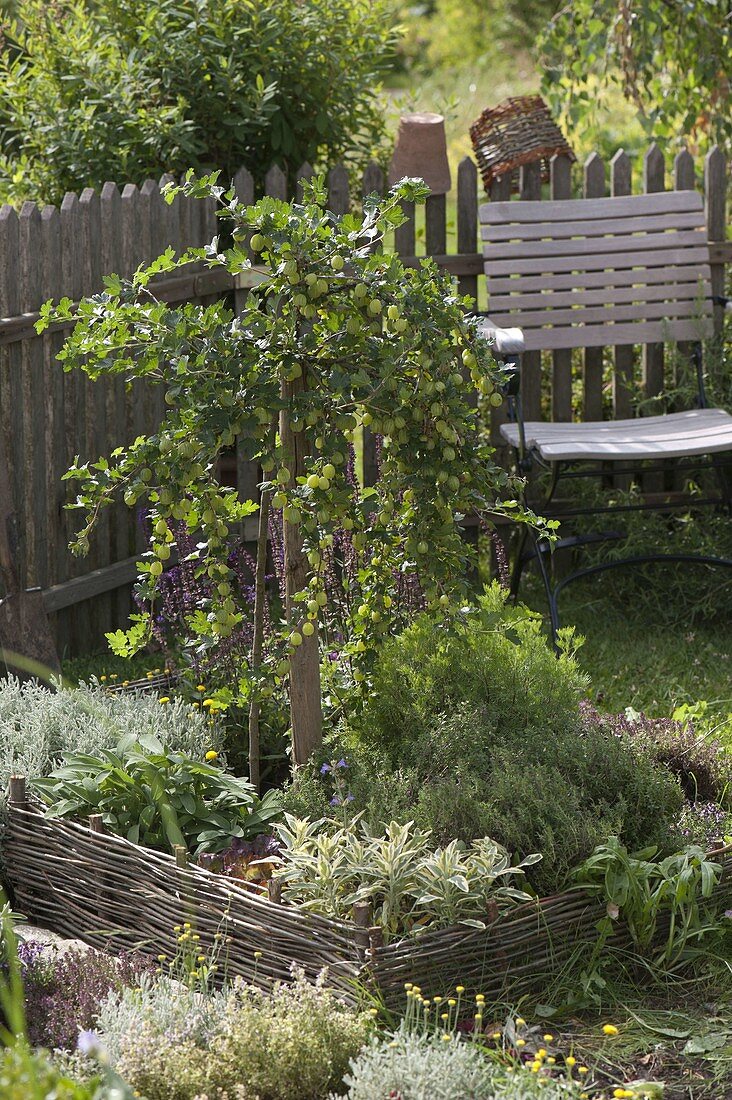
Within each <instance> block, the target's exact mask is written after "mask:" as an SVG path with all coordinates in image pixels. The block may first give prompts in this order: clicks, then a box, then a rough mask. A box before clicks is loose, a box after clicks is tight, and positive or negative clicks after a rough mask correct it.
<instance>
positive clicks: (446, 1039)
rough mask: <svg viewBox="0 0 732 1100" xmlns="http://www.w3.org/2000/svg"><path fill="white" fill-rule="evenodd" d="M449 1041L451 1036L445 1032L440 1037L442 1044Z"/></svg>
mask: <svg viewBox="0 0 732 1100" xmlns="http://www.w3.org/2000/svg"><path fill="white" fill-rule="evenodd" d="M451 1039H452V1035H448V1034H447V1032H445V1034H444V1035H443V1036H442V1041H443V1043H449V1042H450V1040H451Z"/></svg>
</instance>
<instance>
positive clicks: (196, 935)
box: [191, 933, 201, 943]
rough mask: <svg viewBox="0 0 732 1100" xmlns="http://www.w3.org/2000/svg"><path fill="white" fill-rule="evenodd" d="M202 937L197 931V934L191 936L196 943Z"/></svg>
mask: <svg viewBox="0 0 732 1100" xmlns="http://www.w3.org/2000/svg"><path fill="white" fill-rule="evenodd" d="M200 938H201V937H200V936H199V935H198V934H197V933H196V934H195V935H193V936H191V939H192V940H193V941H194V942H195V943H198V941H199V940H200Z"/></svg>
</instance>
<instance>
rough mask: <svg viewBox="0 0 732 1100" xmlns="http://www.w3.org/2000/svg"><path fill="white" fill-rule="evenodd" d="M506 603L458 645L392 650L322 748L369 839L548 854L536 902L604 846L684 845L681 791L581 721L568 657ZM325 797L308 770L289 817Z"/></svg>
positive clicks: (429, 638) (431, 630) (483, 616)
mask: <svg viewBox="0 0 732 1100" xmlns="http://www.w3.org/2000/svg"><path fill="white" fill-rule="evenodd" d="M504 599H505V597H504V596H502V595H501V593H500V592H499V591H498V590H497V589H492V590H489V592H488V593H487V594H486V596H485V597H484V598H483V599H482V600H481V603H480V606H479V608H477V609H474V610H472V611H471V612H470V613H469V614H467V615H466V616H465V619H464V622H463V629H462V631H461V632H460V633H458V634H457V635H454V634H448V633H447V632H446V631H443V630H441V629H440V627H439V626H438V625H435V624H434V623H430V622H428V621H427V620H421V621H418V622H417V623H415V624H414V625H413V626H412V627H410V628H409V629H408V630H406V631H405V632H404V633H403V634H402V635H400V636H399V637H398V638H396V639H394V640H392V641H390V642H389V643H388V644H387V645H386V646H385V648H384V651H383V654H382V656H381V657H380V658H379V660H378V661H377V665H376V669H375V673H374V690H373V692H372V694H371V695H370V697H369V699H368V700H367V702H366V705H365V707H364V709H363V711H362V712H361V713H360V714H353V713H352V714H351V715H350V717H349V721H348V725H347V726H346V727H344V729H342V730H341V731H339V732H338V733H337V735H335V736H334V737H333V738H332V739H331V741H330V743H329V744H328V745H327V751H328V752H329V754H330V756H331V757H332V758H333V759H338V757H340V756H342V757H344V758H345V760H346V761H347V763H348V764H349V768H350V774H349V791H350V793H351V794H352V795H353V802H352V803H350V807H351V808H352V810H353V811H361V810H363V811H365V814H366V818H367V819H368V820H369V822H370V824H371V826H372V827H374V828H375V827H376V826H377V825H378V824H380V823H384V822H388V821H392V820H402V821H405V820H408V819H411V820H413V821H414V822H415V825H417V826H418V827H419V828H422V829H431V830H432V831H433V836H434V839H435V841H436V842H438V843H440V844H446V843H448V842H449V841H450V840H452V839H454V838H455V837H457V838H459V839H461V840H464V841H471V840H473V839H474V838H475V837H478V836H491V837H493V838H495V840H496V841H497V842H498V843H500V844H502V845H504V846H505V847H506V848H507V849H508V850H509V852H511V853H512V854H513V855H514V856H518V857H523V856H526V855H528V854H529V853H530V852H541V853H542V855H543V859H542V861H541V863H539V864H537V865H536V866H534V867H530V868H528V869H527V879H528V881H529V882H530V883H531V884H532V885H533V886H534V888H535V889H536V890H537V891H538V892H540V893H551V892H553V891H554V890H556V889H558V888H561V887H562V886H563V885H564V883H565V881H566V879H567V877H568V874H569V872H570V871H571V869H572V867H573V866H574V865H575V864H576V863H577V862H579V860H581V859H582V858H584V857H585V856H587V855H589V853H590V852H591V851H592V849H593V848H594V847H595V846H596V845H597V844H600V843H602V842H603V841H604V840H605V839H607V837H608V836H610V835H613V834H619V835H621V836H622V838H623V840H624V843H626V844H627V845H628V847H630V848H637V847H642V846H644V845H646V844H649V843H653V844H657V845H658V846H659V847H661V848H672V847H676V846H677V844H678V841H679V840H680V837H678V836H677V833H676V831H675V827H674V822H675V820H676V818H677V817H678V814H679V812H680V810H681V806H682V804H683V795H682V792H681V788H680V786H679V783H678V781H677V780H676V779H675V777H674V776H673V775H671V774H670V772H669V771H668V770H667V769H666V768H665V767H663V766H662V765H660V764H658V763H656V762H655V761H654V760H653V759H651V758H650V757H649V755H648V753H647V752H646V751H645V749H644V747H643V746H642V745H639V744H635V743H634V742H633V741H632V739H625V738H621V737H618V736H616V735H615V734H614V732H613V731H612V730H611V729H610V728H609V727H608V726H606V725H605V724H604V723H602V722H598V723H592V722H589V723H584V722H583V720H582V712H581V710H580V705H579V695H580V692H581V690H582V687H583V686H584V681H583V678H582V676H581V675H580V673H579V671H578V668H577V666H576V663H575V661H574V660H573V658H572V656H571V654H570V653H569V652H566V653H564V654H562V655H561V656H560V657H559V658H556V657H555V656H554V655H553V653H552V652H551V651H550V650H549V648H548V646H547V645H546V642H545V640H544V638H543V637H542V635H541V634H540V621H539V620H538V618H537V617H535V616H533V615H532V614H531V613H530V612H527V611H525V610H521V609H513V608H509V607H504V605H503V600H504ZM336 754H337V755H336ZM318 762H319V760H318ZM326 779H327V780H328V779H329V775H328V776H327V777H326ZM330 791H331V788H330V786H329V784H328V783H327V782H324V781H323V779H322V778H321V777H319V776H318V774H317V771H314V770H312V769H311V770H307V769H304V770H303V771H302V772H301V773H300V775H298V776H297V777H296V779H295V781H294V785H293V787H292V788H291V789H290V790H289V791H288V793H287V796H286V805H287V808H288V809H289V810H290V811H292V812H302V810H304V809H307V811H308V812H309V813H315V812H316V811H317V810H318V807H320V814H321V815H322V814H324V813H327V812H328V810H327V804H328V802H329V800H330Z"/></svg>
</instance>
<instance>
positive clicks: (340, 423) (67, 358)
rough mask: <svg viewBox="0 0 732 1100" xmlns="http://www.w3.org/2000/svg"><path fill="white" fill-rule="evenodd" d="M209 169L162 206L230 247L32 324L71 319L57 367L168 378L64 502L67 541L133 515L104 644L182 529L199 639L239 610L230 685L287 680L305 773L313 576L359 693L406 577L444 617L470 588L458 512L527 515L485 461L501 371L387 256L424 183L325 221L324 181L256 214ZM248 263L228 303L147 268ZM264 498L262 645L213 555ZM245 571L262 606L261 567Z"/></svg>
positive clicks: (152, 580) (469, 332) (459, 305)
mask: <svg viewBox="0 0 732 1100" xmlns="http://www.w3.org/2000/svg"><path fill="white" fill-rule="evenodd" d="M216 180H217V177H216V175H215V174H214V175H211V176H208V177H205V178H202V179H198V180H195V179H193V178H192V177H191V176H190V175H189V178H188V180H187V181H186V183H185V184H184V185H183V186H182V187H179V188H176V187H171V188H170V189H169V191H168V197H169V198H170V199H171V201H172V198H173V197H174V196H175V194H176V193H177V192H178V191H180V190H182V191H183V192H184V193H185V194H187V195H191V196H195V197H199V198H206V197H211V196H213V197H214V198H215V199H216V200H217V202H218V204H219V206H220V209H219V216H220V217H221V218H222V219H225V220H226V222H228V228H229V234H228V236H229V238H230V239H231V240H232V242H233V243H232V245H231V247H226V248H225V247H223V246H222V245H221V244H220V241H219V239H217V238H215V239H214V240H213V241H212V242H211V244H210V245H209V246H207V247H206V248H205V249H195V250H191V251H189V252H187V253H186V254H184V255H182V256H180V257H176V256H175V255H174V253H173V250H172V249H168V250H167V251H166V252H165V253H164V254H163V255H162V256H161V257H159V258H158V259H157V260H156V261H155V262H154V263H153V264H152V265H150V266H148V267H147V268H142V269H140V270H138V271H137V272H136V273H135V275H134V276H133V278H132V279H131V280H129V281H123V280H121V279H120V278H118V277H117V276H108V277H107V278H106V279H105V290H104V291H103V292H102V293H101V294H97V295H94V296H93V297H90V298H87V299H85V300H83V301H82V302H81V303H80V304H79V305H78V308H77V309H76V311H74V308H73V303H71V302H70V301H69V300H68V299H64V300H62V301H61V302H60V303H59V304H58V305H57V306H55V307H53V306H52V305H51V304H50V303H49V304H47V305H46V306H44V308H43V310H42V315H41V319H40V321H39V323H38V328H39V331H42V330H43V329H44V328H45V327H47V326H48V325H49V324H51V323H52V322H54V321H69V320H72V319H75V320H76V322H77V323H76V325H75V327H74V329H73V332H72V335H71V336H70V338H69V340H68V341H67V343H66V345H65V347H64V349H63V351H62V352H61V355H60V358H61V360H62V361H63V363H64V366H65V368H66V369H67V370H68V369H72V368H74V367H79V368H81V369H83V370H84V371H85V372H86V373H87V374H88V375H89V376H90V377H91V378H92V379H96V378H99V377H100V376H103V375H122V376H123V377H124V378H125V379H126V380H128V381H131V380H132V379H134V378H143V379H146V380H147V381H148V382H149V383H150V384H152V385H160V386H163V387H164V388H165V401H166V403H167V412H166V415H165V418H164V420H163V422H162V423H161V425H160V428H159V430H158V431H157V432H156V433H155V434H153V435H150V436H139V437H138V438H137V439H135V440H134V441H133V442H132V443H131V444H130V445H129V446H123V447H119V448H117V449H116V450H115V451H114V452H113V453H112V455H111V456H110V457H109V458H101V459H100V460H99V461H97V462H92V463H90V462H82V461H81V460H79V459H78V458H77V460H76V462H75V463H74V466H73V467H72V469H71V470H70V471H69V474H68V475H67V476H69V477H72V478H74V479H76V480H77V481H78V482H79V483H80V490H79V493H78V497H77V501H76V506H77V507H79V508H80V509H82V510H83V511H84V512H85V515H86V520H85V523H84V525H83V526H82V528H81V530H80V531H79V534H78V536H77V539H76V542H75V548H76V549H77V551H79V552H85V551H86V549H87V548H88V545H89V538H90V536H91V533H92V530H93V528H94V525H95V523H96V521H97V519H98V517H99V514H100V512H101V511H102V510H103V509H104V508H106V507H108V506H109V505H110V504H112V503H113V501H114V500H115V498H116V497H117V496H118V495H119V494H122V495H123V497H124V500H125V502H126V503H127V504H128V505H129V506H131V507H132V506H135V505H140V504H144V505H145V506H146V508H147V509H148V515H149V520H150V530H151V535H150V548H149V551H148V552H147V553H146V554H145V555H144V556H143V559H142V560H141V562H140V576H139V583H140V593H141V596H142V597H143V598H144V600H145V608H146V610H145V611H144V612H143V613H142V614H139V615H136V616H133V620H134V621H133V623H132V626H131V627H130V629H129V630H128V631H126V632H125V633H124V634H122V635H119V634H118V635H117V636H116V637H115V638H114V639H113V641H114V645H115V646H116V647H117V649H118V651H119V652H124V653H132V652H134V651H136V650H137V649H139V648H140V647H142V646H144V645H145V643H146V642H147V640H148V639H149V638H150V635H151V628H152V623H153V621H154V615H155V608H156V599H158V602H159V588H160V577H161V574H162V573H163V570H164V567H165V565H166V563H167V562H168V561H169V559H170V557H171V550H172V549H174V548H175V535H174V531H175V530H176V529H178V528H181V525H183V527H184V528H185V530H186V531H187V532H189V533H195V534H196V539H197V541H196V544H195V549H194V550H193V551H192V552H191V553H189V554H188V555H187V557H186V561H188V562H193V563H194V564H195V569H196V574H197V576H199V577H201V578H204V579H205V580H206V584H207V587H206V588H205V593H206V594H205V595H203V596H202V598H201V602H200V606H199V607H197V608H196V609H195V611H194V612H193V613H192V614H191V615H190V616H189V620H188V625H189V627H190V629H191V630H192V631H193V633H194V635H195V639H196V642H195V644H196V645H197V646H198V647H199V648H201V647H202V648H204V649H208V650H209V651H214V652H215V649H216V647H217V646H219V645H224V644H225V642H226V639H227V638H230V637H231V635H232V632H234V631H236V630H237V629H240V628H241V626H242V621H243V619H244V617H245V616H246V615H247V614H249V615H253V616H254V640H253V643H252V651H251V657H250V658H249V659H247V660H246V661H244V662H242V665H243V667H242V669H241V678H240V684H239V690H240V691H241V693H242V695H243V696H244V697H246V698H247V699H248V700H249V701H250V705H251V706H253V707H256V705H257V701H258V700H261V699H262V698H263V697H265V698H266V697H267V696H268V695H270V694H271V693H272V691H273V690H277V689H278V688H279V687H285V686H286V687H287V688H288V690H289V697H290V711H291V722H292V736H293V757H294V761H295V763H302V762H304V761H305V760H306V759H307V758H308V757H309V755H310V754H311V752H312V751H313V749H314V748H315V747H316V746H317V745H318V744H319V742H320V739H321V722H322V717H321V715H322V712H321V688H320V656H319V654H320V650H319V635H322V641H323V644H324V646H329V647H330V648H332V646H331V643H332V637H331V636H330V635H329V629H330V627H329V622H330V620H329V613H330V611H331V609H330V608H329V606H328V603H329V596H328V586H327V584H326V580H327V575H328V573H329V572H330V573H333V572H334V571H335V572H338V573H339V576H340V591H342V592H345V594H346V597H347V606H346V607H345V608H344V607H343V606H340V607H339V608H338V613H339V616H340V618H339V646H338V663H339V669H340V670H341V674H342V676H343V677H344V678H345V679H346V680H347V681H348V682H349V683H350V684H351V685H353V684H356V685H361V686H362V688H363V689H364V690H366V689H367V688H368V681H369V670H370V668H371V665H372V662H373V657H374V654H375V653H376V651H377V650H378V646H379V643H380V641H381V640H382V639H384V638H385V637H386V636H387V635H388V634H389V633H390V632H392V631H393V630H394V629H397V628H398V627H399V626H400V625H403V622H404V614H405V607H404V600H403V598H402V596H401V593H403V592H404V591H405V587H404V583H403V582H404V580H405V579H410V578H414V579H415V581H416V582H417V583H418V584H419V586H420V593H421V599H420V604H421V606H423V607H424V608H426V609H427V611H428V612H429V613H432V614H434V615H436V616H439V617H440V618H443V619H445V620H449V619H450V616H451V614H452V609H457V608H459V607H460V606H461V604H462V603H464V601H465V599H466V598H467V596H468V590H467V583H466V576H467V573H468V568H469V566H470V564H471V558H472V556H473V555H474V554H475V553H476V551H475V549H474V548H472V547H471V546H470V545H469V544H468V543H467V542H466V541H465V540H464V539H463V538H462V537H461V525H460V520H461V518H462V517H463V516H464V515H465V514H466V513H473V514H477V515H478V516H479V517H482V518H484V519H487V520H488V521H490V517H491V516H492V515H494V514H496V513H499V512H506V511H510V512H511V514H512V515H517V516H518V517H519V518H522V519H524V520H527V519H528V518H529V517H527V516H526V515H525V514H524V513H521V512H520V510H519V508H518V504H517V500H516V498H517V496H518V488H517V486H515V485H514V484H513V482H512V480H511V479H510V477H509V476H508V475H507V474H506V473H505V472H504V471H503V470H501V469H500V467H498V466H497V465H496V464H495V463H494V461H493V458H492V451H491V449H490V447H489V445H488V443H487V442H486V440H485V438H484V435H483V433H482V430H481V421H480V419H479V416H478V412H477V410H476V408H475V391H476V390H477V391H478V393H479V394H480V395H481V396H482V399H483V400H486V401H488V402H490V403H491V404H500V402H501V400H502V398H501V395H500V392H499V391H500V387H501V385H502V383H503V381H504V378H503V372H502V368H501V367H500V366H499V365H498V364H497V363H496V361H495V360H494V358H493V356H492V354H491V349H490V346H489V343H488V342H487V341H486V340H484V339H483V338H481V337H480V336H479V335H478V332H477V326H476V322H475V319H474V318H472V317H471V316H470V314H469V312H468V310H469V308H470V305H471V300H470V299H461V298H459V297H458V296H456V294H455V293H454V289H453V287H452V284H451V283H450V281H449V279H447V278H446V277H445V276H444V275H443V274H441V273H440V272H439V271H438V269H437V268H436V267H435V266H434V264H433V263H432V262H431V261H429V260H424V261H423V262H422V263H421V264H420V265H419V266H418V267H417V268H408V267H406V266H405V265H404V264H403V263H402V262H401V261H400V260H399V258H398V257H397V256H395V255H390V254H388V253H386V252H384V251H383V250H382V242H383V240H384V236H385V234H386V233H387V232H389V231H390V230H391V229H392V228H393V227H395V226H397V225H399V224H401V222H402V221H403V214H402V211H401V205H400V204H401V203H402V202H405V201H406V202H413V201H421V200H423V199H424V197H425V196H426V194H427V188H426V187H425V186H424V184H422V182H421V181H418V180H405V181H402V182H401V184H400V185H398V186H397V187H396V188H394V189H393V190H392V191H391V192H390V194H389V195H388V197H387V198H385V199H383V200H382V199H380V198H379V197H378V196H376V195H372V196H370V197H368V198H367V199H365V200H364V206H363V213H362V215H359V216H357V215H354V214H347V215H345V216H336V215H334V214H332V213H330V212H329V211H328V210H327V209H326V194H325V190H324V187H323V182H322V180H321V179H316V180H315V181H314V182H311V183H309V184H308V185H306V187H305V189H304V197H303V200H302V202H300V203H286V202H283V201H280V200H276V199H273V198H265V199H262V200H261V201H260V202H258V203H257V204H256V205H254V206H251V207H245V206H244V205H242V204H241V203H240V202H239V201H238V200H237V197H236V195H235V194H234V192H233V191H232V190H228V191H227V190H226V189H225V188H223V187H221V186H219V185H218V184H217V182H216ZM252 256H254V257H255V258H256V269H257V271H258V272H259V277H260V280H261V282H260V284H259V285H258V286H257V287H256V290H254V291H252V292H251V293H250V294H249V295H248V296H247V299H246V301H245V303H244V305H243V307H241V308H240V309H239V311H238V313H236V314H234V312H233V311H232V309H231V308H230V307H229V306H228V305H227V304H226V303H225V302H224V301H219V302H216V303H214V304H213V305H206V306H203V305H198V304H194V303H187V304H184V305H181V306H173V305H168V304H166V303H164V302H162V301H159V300H158V299H157V298H156V296H155V283H154V281H153V279H154V276H156V275H158V274H160V273H164V272H169V271H172V270H174V269H177V268H179V267H181V266H184V265H186V264H188V263H190V262H192V261H196V260H199V261H200V260H201V259H203V260H205V262H206V263H207V264H208V265H209V266H210V267H212V268H224V269H225V270H226V271H228V272H229V273H230V274H231V275H233V276H239V275H240V274H242V273H243V272H247V271H248V270H249V269H251V267H252ZM367 427H368V428H369V429H370V431H372V432H373V433H375V434H376V435H377V437H379V438H380V447H381V457H380V473H379V478H378V482H377V484H376V485H374V486H371V487H364V486H363V485H361V484H360V482H359V481H358V479H356V478H354V477H353V476H350V475H349V467H350V468H351V470H352V462H351V461H350V460H349V453H351V452H352V448H353V446H354V444H355V443H356V442H357V440H358V438H359V436H360V433H361V432H362V430H363V429H364V428H367ZM236 439H239V440H240V446H242V447H243V449H244V455H245V458H246V459H248V460H252V461H256V462H258V463H259V465H260V467H261V469H262V472H263V479H264V480H263V481H262V483H261V486H260V500H259V501H242V500H240V499H239V498H238V496H237V493H236V491H235V490H234V489H231V488H228V487H226V486H225V485H222V484H221V483H220V481H219V479H218V478H217V475H216V469H217V460H218V458H219V456H220V455H221V453H222V451H224V450H225V449H226V448H228V447H231V446H232V444H233V443H234V441H235V440H236ZM258 507H261V512H262V513H263V514H264V518H265V519H266V515H267V513H268V511H269V509H270V508H272V509H274V513H275V515H276V516H277V517H278V521H280V522H281V530H282V542H283V544H284V575H285V586H284V587H285V599H284V608H283V613H282V616H281V619H280V621H279V622H274V623H272V624H271V629H270V632H269V634H268V636H267V637H266V639H263V638H262V634H261V631H260V632H259V635H258V633H257V622H256V615H257V598H256V595H255V601H254V610H253V611H252V610H248V609H247V608H242V607H237V605H236V603H235V601H234V599H233V598H232V585H233V583H234V579H235V578H234V577H233V574H232V568H231V564H230V558H229V555H230V550H231V545H232V541H233V540H235V538H236V529H237V525H238V524H239V523H240V521H242V520H243V519H244V517H245V516H247V515H249V514H251V513H253V512H255V511H256V510H257V508H258ZM260 527H261V525H260ZM181 529H182V528H181ZM265 529H266V528H265ZM344 532H346V533H347V535H348V545H349V555H350V557H349V568H348V569H347V570H346V569H344V568H343V560H342V554H341V551H340V549H339V547H342V540H341V536H342V535H343V533H344ZM261 543H262V540H261V539H260V563H261V562H262V545H261ZM257 574H258V575H257V582H256V589H257V594H258V595H260V596H261V595H262V591H261V590H262V587H263V584H264V568H263V567H262V568H261V569H258V570H257ZM250 732H251V730H250Z"/></svg>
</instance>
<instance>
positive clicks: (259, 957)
mask: <svg viewBox="0 0 732 1100" xmlns="http://www.w3.org/2000/svg"><path fill="white" fill-rule="evenodd" d="M261 957H262V952H261V951H255V952H254V958H255V959H261Z"/></svg>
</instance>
